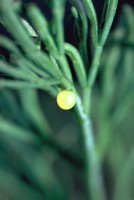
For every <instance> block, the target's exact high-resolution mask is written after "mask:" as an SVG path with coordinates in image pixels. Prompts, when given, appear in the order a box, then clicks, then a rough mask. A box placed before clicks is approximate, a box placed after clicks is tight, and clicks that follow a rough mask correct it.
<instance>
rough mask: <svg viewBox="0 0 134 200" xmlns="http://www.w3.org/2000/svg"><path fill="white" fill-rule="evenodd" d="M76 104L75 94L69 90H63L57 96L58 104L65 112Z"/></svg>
mask: <svg viewBox="0 0 134 200" xmlns="http://www.w3.org/2000/svg"><path fill="white" fill-rule="evenodd" d="M75 102H76V96H75V93H74V92H72V91H68V90H63V91H61V92H59V93H58V95H57V104H58V106H59V107H60V108H61V109H63V110H69V109H71V108H72V107H73V106H74V105H75Z"/></svg>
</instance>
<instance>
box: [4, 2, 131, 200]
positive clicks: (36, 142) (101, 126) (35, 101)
mask: <svg viewBox="0 0 134 200" xmlns="http://www.w3.org/2000/svg"><path fill="white" fill-rule="evenodd" d="M29 2H34V3H36V4H37V5H38V6H39V7H40V9H41V10H42V12H43V13H44V15H45V16H46V17H47V18H48V20H50V19H51V10H50V7H49V2H48V1H46V3H44V1H41V0H23V7H22V9H21V11H20V15H21V16H22V17H23V18H26V13H25V7H26V6H27V3H29ZM93 2H94V5H95V8H96V12H97V16H98V20H99V21H100V19H101V14H102V8H103V3H104V1H103V0H101V1H100V0H94V1H93ZM133 8H134V1H132V0H129V1H127V0H120V1H119V6H118V10H117V14H116V17H115V20H114V24H113V27H112V31H111V33H110V35H109V38H108V40H107V43H106V45H105V48H104V52H103V56H102V58H101V63H100V68H99V73H98V76H97V81H96V83H95V85H94V89H93V96H92V109H91V112H92V113H91V118H92V123H93V129H94V136H95V141H96V149H97V152H98V155H99V158H100V162H101V166H102V174H103V177H104V185H105V190H106V195H107V199H108V200H133V199H134V75H133V74H134V23H133V20H134V10H133ZM64 30H65V39H66V41H67V42H70V43H71V44H73V45H75V46H76V47H77V48H78V44H79V39H78V37H77V34H76V30H75V19H74V17H73V15H72V14H71V4H70V3H69V1H68V0H67V3H66V13H65V18H64ZM1 34H3V35H6V36H8V37H10V38H12V36H11V35H10V34H9V33H8V31H7V30H6V29H5V28H4V26H3V25H1V26H0V35H1ZM87 46H88V47H89V48H90V37H89V40H88V45H87ZM88 53H89V61H91V52H90V49H89V52H88ZM0 57H1V59H2V60H3V59H4V60H7V61H9V62H13V59H14V57H13V55H12V54H11V53H10V52H8V51H7V50H6V49H4V48H1V47H0ZM69 62H70V61H69ZM70 65H71V64H70ZM72 73H73V76H74V80H76V77H75V74H74V72H73V71H72ZM0 77H3V74H0ZM75 84H76V87H77V89H78V91H79V86H78V85H77V82H76V83H75ZM78 133H79V128H78V127H77V122H76V120H75V113H74V110H73V109H72V110H71V111H66V112H65V111H62V110H61V109H59V108H58V106H57V104H56V101H55V99H54V98H52V97H51V96H50V95H49V94H47V93H45V92H44V91H41V90H38V91H36V90H31V91H28V90H21V91H19V90H18V91H17V90H11V89H6V88H1V87H0V200H23V199H25V200H43V199H45V200H60V199H61V200H64V199H69V200H76V199H77V200H86V199H87V195H86V191H85V183H84V180H83V177H82V173H81V168H82V157H83V155H82V153H81V148H80V138H79V134H78Z"/></svg>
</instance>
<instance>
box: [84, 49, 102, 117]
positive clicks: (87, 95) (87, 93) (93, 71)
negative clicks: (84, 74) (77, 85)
mask: <svg viewBox="0 0 134 200" xmlns="http://www.w3.org/2000/svg"><path fill="white" fill-rule="evenodd" d="M102 50H103V47H102V46H99V45H98V46H97V48H96V50H95V53H94V58H93V61H92V64H91V68H90V71H89V74H88V83H87V88H88V89H86V88H85V90H84V94H83V96H84V97H83V99H84V106H85V107H84V109H85V112H86V113H87V114H89V113H90V104H91V90H92V87H93V84H94V82H95V79H96V76H97V72H98V67H99V64H100V58H101V54H102Z"/></svg>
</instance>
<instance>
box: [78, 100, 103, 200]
mask: <svg viewBox="0 0 134 200" xmlns="http://www.w3.org/2000/svg"><path fill="white" fill-rule="evenodd" d="M76 115H77V119H78V122H79V126H80V130H81V135H80V142H81V146H82V152H83V157H84V179H85V181H86V186H87V193H88V194H87V195H88V198H89V199H90V198H91V199H92V200H105V199H106V197H105V191H104V185H103V180H102V174H101V166H100V162H99V158H98V155H97V152H96V148H95V142H94V136H93V132H92V125H91V121H90V119H89V117H88V116H87V115H86V114H85V113H84V111H83V107H82V104H81V100H80V99H79V97H77V102H76Z"/></svg>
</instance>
